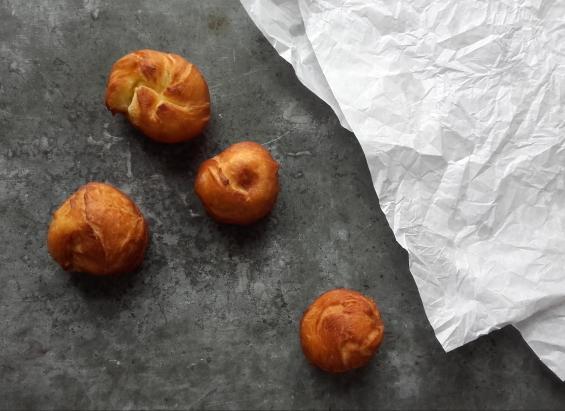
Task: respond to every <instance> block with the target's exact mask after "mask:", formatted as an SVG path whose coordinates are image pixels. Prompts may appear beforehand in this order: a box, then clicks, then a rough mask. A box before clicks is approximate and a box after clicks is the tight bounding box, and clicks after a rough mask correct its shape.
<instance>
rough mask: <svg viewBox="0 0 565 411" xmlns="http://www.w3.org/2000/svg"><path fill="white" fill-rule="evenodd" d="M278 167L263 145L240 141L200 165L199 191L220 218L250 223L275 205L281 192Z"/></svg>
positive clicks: (225, 221)
mask: <svg viewBox="0 0 565 411" xmlns="http://www.w3.org/2000/svg"><path fill="white" fill-rule="evenodd" d="M278 168H279V166H278V164H277V162H276V161H275V160H274V159H273V157H271V154H270V153H269V152H268V151H267V150H266V149H265V148H264V147H263V146H262V145H260V144H257V143H253V142H250V141H246V142H242V143H237V144H234V145H232V146H230V147H229V148H228V149H226V150H225V151H223V152H221V153H220V154H218V155H217V156H216V157H213V158H211V159H209V160H207V161H205V162H204V163H203V164H202V165H201V166H200V169H199V170H198V175H197V177H196V183H195V189H196V194H197V195H198V197H199V198H200V200H201V201H202V203H203V204H204V207H205V208H206V210H207V211H208V213H209V214H210V215H211V216H212V217H213V218H214V219H216V220H217V221H219V222H223V223H228V224H241V225H245V224H250V223H253V222H255V221H257V220H259V219H260V218H262V217H264V216H265V215H267V214H268V213H269V212H270V211H271V209H272V208H273V206H274V204H275V201H276V199H277V194H278V192H279V182H278Z"/></svg>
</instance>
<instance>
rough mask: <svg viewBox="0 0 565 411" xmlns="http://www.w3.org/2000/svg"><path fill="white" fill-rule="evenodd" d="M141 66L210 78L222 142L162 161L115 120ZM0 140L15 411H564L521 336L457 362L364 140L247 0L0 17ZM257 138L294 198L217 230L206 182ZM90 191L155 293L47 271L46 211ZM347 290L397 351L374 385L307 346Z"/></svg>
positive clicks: (2, 322)
mask: <svg viewBox="0 0 565 411" xmlns="http://www.w3.org/2000/svg"><path fill="white" fill-rule="evenodd" d="M144 47H147V48H154V49H162V50H168V51H173V52H176V53H179V54H181V55H184V56H186V57H188V58H189V59H190V60H192V61H193V62H195V63H196V64H198V65H199V66H200V67H201V69H202V71H203V72H204V73H205V75H206V77H207V79H208V82H209V85H210V89H211V93H212V101H213V111H214V116H213V120H212V123H211V126H210V127H209V129H208V131H207V132H206V135H205V137H204V138H201V139H199V140H198V141H196V142H194V143H189V144H183V145H176V146H163V145H159V144H156V143H152V142H150V141H148V140H147V139H145V138H143V137H142V136H141V135H140V134H139V133H138V132H137V131H135V130H134V129H132V128H131V127H130V126H129V125H128V124H127V123H126V121H125V120H124V119H123V118H120V117H116V118H112V116H111V115H110V113H109V112H108V111H106V109H105V107H104V105H103V94H104V85H105V80H106V75H107V73H108V70H109V68H110V66H111V64H112V62H113V61H114V60H116V59H117V58H119V57H120V56H122V55H123V54H125V53H127V52H129V51H131V50H134V49H138V48H144ZM0 137H1V145H0V216H1V220H0V221H1V227H2V230H1V231H0V236H1V237H0V239H1V240H2V248H1V249H0V407H2V408H10V409H12V408H90V409H95V408H97V409H115V408H126V409H131V408H181V409H186V408H191V407H193V408H208V409H210V408H214V409H218V408H253V409H258V408H261V409H264V408H375V407H379V408H412V409H413V408H500V407H503V408H515V409H516V408H538V407H544V408H551V407H553V408H563V407H565V385H564V384H562V383H560V382H559V381H558V379H557V378H556V377H554V376H553V375H552V374H551V372H549V371H548V370H547V369H546V368H545V367H544V366H543V365H542V364H541V363H540V361H539V360H538V359H537V358H536V357H535V355H534V354H533V353H532V352H531V351H530V350H529V348H528V347H527V345H526V344H525V343H524V342H523V341H522V339H521V338H520V336H519V334H518V333H517V332H516V331H515V330H514V329H512V328H507V329H504V330H502V331H499V332H495V333H493V334H492V335H490V336H487V337H483V338H481V339H479V340H478V341H476V342H474V343H471V344H468V345H467V346H465V347H463V348H460V349H458V350H456V351H454V352H452V353H449V354H445V353H444V352H443V351H442V349H441V347H440V345H439V343H438V342H437V341H436V339H435V337H434V335H433V332H432V330H431V328H430V326H429V324H428V322H427V320H426V317H425V315H424V311H423V308H422V305H421V301H420V298H419V296H418V293H417V290H416V287H415V285H414V282H413V280H412V277H411V276H410V273H409V271H408V262H407V256H406V253H405V252H404V251H403V250H402V249H401V248H400V247H399V246H398V245H397V244H396V242H395V241H394V238H393V236H392V233H391V231H390V229H389V228H388V226H387V224H386V221H385V219H384V217H383V214H382V213H381V211H380V209H379V207H378V199H377V197H376V195H375V193H374V191H373V188H372V184H371V179H370V176H369V172H368V169H367V166H366V163H365V160H364V157H363V153H362V152H361V149H360V147H359V145H358V143H357V141H356V140H355V138H354V136H353V135H352V134H350V133H349V132H347V131H345V130H343V129H342V128H341V127H340V126H339V124H338V122H337V121H336V118H335V116H334V115H333V114H332V112H331V111H330V109H329V108H328V107H327V106H326V105H325V104H324V103H323V102H321V101H320V100H318V99H317V98H316V97H314V96H313V95H312V94H311V93H310V92H309V91H308V90H306V89H305V88H304V87H303V86H302V85H301V84H300V83H299V82H298V81H297V79H296V77H295V75H294V73H293V71H292V69H291V67H290V66H289V65H287V63H285V62H284V61H283V60H282V59H281V58H280V57H279V56H278V55H277V54H276V53H275V52H274V50H273V49H272V48H271V47H270V46H269V44H268V43H267V42H266V40H265V39H264V38H263V37H262V36H261V34H260V32H259V31H258V30H257V28H256V27H255V26H254V25H253V24H252V22H251V21H250V20H249V18H248V17H247V15H246V14H245V12H244V10H243V9H242V7H241V6H240V5H239V2H237V1H234V0H226V1H199V0H194V1H139V2H138V1H85V2H78V1H43V2H39V1H18V0H10V1H6V0H0ZM242 139H251V140H255V141H258V142H262V143H265V144H266V145H267V146H268V147H269V148H270V149H271V151H272V153H273V154H274V156H275V157H276V158H277V160H278V161H279V162H280V163H281V183H282V193H281V196H280V198H279V201H278V203H277V206H276V209H275V210H274V212H273V214H272V215H271V216H270V218H268V219H267V220H265V221H263V222H261V223H259V224H257V225H255V226H253V227H251V228H234V227H225V226H220V225H217V224H215V223H214V222H213V221H211V220H210V219H209V218H207V217H206V216H205V215H204V212H203V209H202V207H201V205H200V204H199V202H198V200H197V199H196V197H195V195H194V192H193V188H192V187H193V182H194V175H195V171H196V169H197V167H198V165H199V164H200V162H202V161H203V160H204V159H205V158H207V157H209V156H211V155H213V154H215V153H217V152H219V151H220V150H222V149H223V148H225V147H227V146H228V145H229V144H231V143H234V142H237V141H240V140H242ZM92 180H98V181H108V182H110V183H113V184H115V185H117V186H118V187H119V188H121V189H122V190H124V191H126V192H127V193H129V194H130V195H131V196H132V197H133V198H134V199H135V200H136V201H137V202H138V204H139V205H140V207H141V209H142V210H143V212H144V213H145V215H146V216H147V218H148V220H149V223H150V227H151V244H150V249H149V252H148V255H147V258H146V261H145V264H144V266H143V268H142V270H140V271H139V272H138V273H137V274H134V275H131V276H125V277H121V278H109V279H96V278H87V277H84V276H80V275H76V274H75V275H71V274H68V273H65V272H63V271H62V270H61V269H60V268H59V267H58V266H57V265H56V264H55V263H54V262H53V261H52V260H51V259H50V257H49V256H48V254H47V250H46V246H45V242H46V241H45V240H46V238H45V237H46V230H47V225H48V222H49V218H50V213H51V212H52V211H53V210H54V209H55V208H56V207H57V205H58V204H60V203H61V202H62V201H63V200H64V199H65V198H66V197H67V196H68V195H69V194H71V193H72V192H73V191H74V190H75V189H76V188H77V187H79V186H80V185H81V184H84V183H86V182H87V181H92ZM337 286H347V287H351V288H354V289H357V290H360V291H362V292H364V293H366V294H368V295H371V296H373V297H374V298H375V299H376V301H377V303H378V305H379V307H380V309H381V311H382V313H383V317H384V321H385V324H386V336H385V341H384V344H383V346H382V349H381V351H380V353H379V354H378V356H377V357H376V358H375V360H374V361H373V362H372V363H371V364H370V365H369V366H368V367H367V368H365V369H362V370H359V371H356V372H353V373H351V374H348V375H342V376H330V375H326V374H324V373H321V372H319V371H317V370H315V369H313V368H312V367H310V366H309V365H308V364H307V363H306V361H305V360H304V358H303V356H302V353H301V350H300V347H299V343H298V333H297V330H298V323H299V319H300V316H301V313H302V311H303V310H304V309H305V307H306V306H307V304H308V303H309V302H310V301H311V300H312V299H313V298H314V297H316V296H317V295H318V294H320V293H322V292H323V291H325V290H328V289H330V288H333V287H337Z"/></svg>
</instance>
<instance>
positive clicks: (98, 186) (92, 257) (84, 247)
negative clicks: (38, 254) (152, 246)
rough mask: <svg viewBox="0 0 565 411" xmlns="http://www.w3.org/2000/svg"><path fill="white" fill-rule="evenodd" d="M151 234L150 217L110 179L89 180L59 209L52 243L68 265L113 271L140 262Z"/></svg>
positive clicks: (73, 268) (99, 271)
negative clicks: (144, 214) (142, 212)
mask: <svg viewBox="0 0 565 411" xmlns="http://www.w3.org/2000/svg"><path fill="white" fill-rule="evenodd" d="M148 239H149V237H148V230H147V224H146V222H145V219H144V218H143V215H142V214H141V212H140V211H139V209H138V208H137V206H136V205H135V203H134V202H133V201H132V200H131V199H130V198H129V197H127V196H126V195H125V194H123V193H122V192H120V191H119V190H117V189H116V188H114V187H112V186H110V185H109V184H103V183H89V184H87V185H85V186H83V187H81V188H80V189H79V190H78V191H77V192H75V193H74V194H73V195H71V196H70V197H69V198H68V199H67V200H66V201H65V202H64V203H63V204H62V205H61V207H59V209H58V210H57V211H55V213H54V214H53V219H52V221H51V224H50V226H49V232H48V239H47V240H48V241H47V245H48V248H49V253H50V254H51V256H52V257H53V258H54V259H55V260H56V261H57V262H58V263H59V264H60V265H61V266H62V267H63V268H64V269H65V270H68V271H77V272H86V273H90V274H96V275H109V274H117V273H122V272H128V271H132V270H134V269H135V268H137V267H138V266H139V265H140V264H141V262H142V261H143V257H144V254H145V249H146V248H147V244H148Z"/></svg>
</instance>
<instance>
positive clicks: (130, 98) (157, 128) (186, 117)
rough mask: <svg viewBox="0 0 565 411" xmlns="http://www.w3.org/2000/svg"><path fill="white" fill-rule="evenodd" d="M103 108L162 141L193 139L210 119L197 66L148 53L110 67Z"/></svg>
mask: <svg viewBox="0 0 565 411" xmlns="http://www.w3.org/2000/svg"><path fill="white" fill-rule="evenodd" d="M106 106H107V107H108V109H109V110H110V111H111V112H112V113H113V114H115V113H121V114H124V115H125V116H127V118H128V119H129V120H130V121H131V123H132V124H133V125H134V126H136V127H137V128H139V129H140V130H141V131H142V132H143V133H145V134H146V135H147V136H149V137H151V138H153V139H155V140H158V141H160V142H165V143H175V142H180V141H185V140H190V139H192V138H194V137H196V136H198V135H199V134H201V133H202V131H203V130H204V128H205V127H206V125H207V123H208V121H209V119H210V95H209V91H208V86H207V84H206V81H205V80H204V77H203V76H202V73H200V71H199V70H198V68H197V67H196V66H194V65H193V64H192V63H190V62H188V61H187V60H185V59H184V58H182V57H181V56H178V55H176V54H170V53H162V52H159V51H154V50H139V51H136V52H133V53H130V54H128V55H126V56H124V57H122V58H121V59H119V60H118V61H117V62H116V63H115V64H114V66H113V67H112V70H111V72H110V77H109V79H108V84H107V88H106Z"/></svg>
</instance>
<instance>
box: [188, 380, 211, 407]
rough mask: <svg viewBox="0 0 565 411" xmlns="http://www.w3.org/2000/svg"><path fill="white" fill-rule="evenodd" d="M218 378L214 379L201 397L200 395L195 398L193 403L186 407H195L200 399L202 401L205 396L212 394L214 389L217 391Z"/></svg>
mask: <svg viewBox="0 0 565 411" xmlns="http://www.w3.org/2000/svg"><path fill="white" fill-rule="evenodd" d="M216 388H217V387H216V380H214V381H212V383H211V384H210V385H209V388H208V389H207V390H206V391H205V392H204V394H202V395H201V396H200V397H198V398H197V399H196V400H194V401H193V402H192V403H190V404H189V405H188V406H187V407H186V409H187V410H191V409H193V407H194V406H195V405H198V403H200V401H202V400H203V399H204V398H206V397H207V396H208V395H210V394H212V393H213V392H214V391H216Z"/></svg>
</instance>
